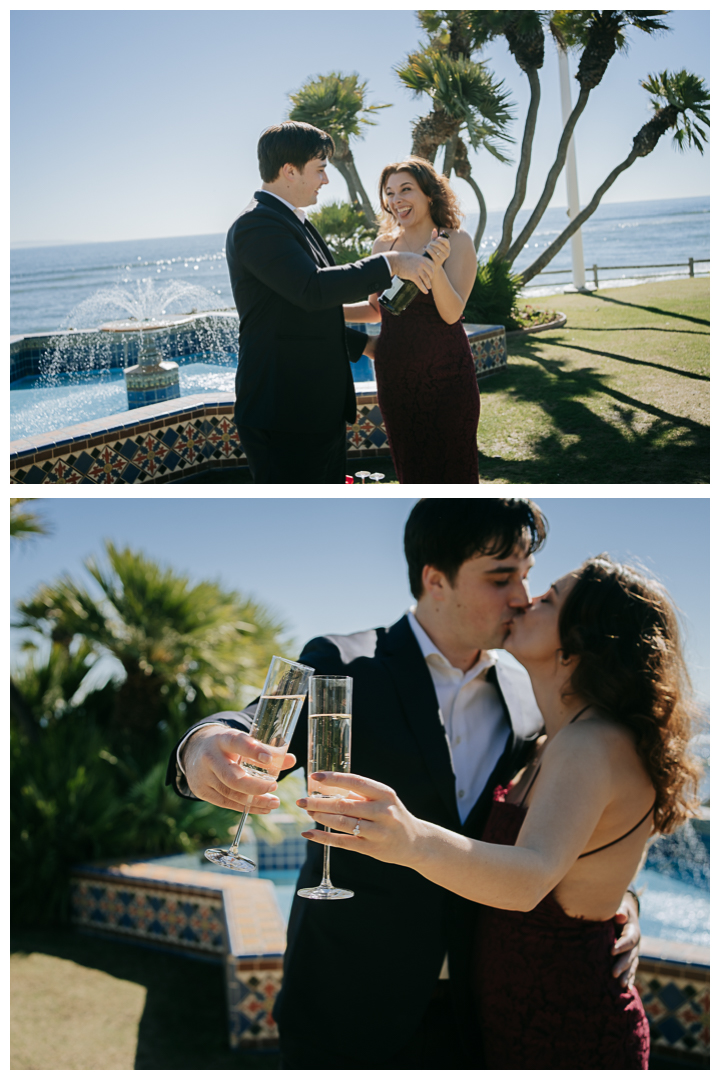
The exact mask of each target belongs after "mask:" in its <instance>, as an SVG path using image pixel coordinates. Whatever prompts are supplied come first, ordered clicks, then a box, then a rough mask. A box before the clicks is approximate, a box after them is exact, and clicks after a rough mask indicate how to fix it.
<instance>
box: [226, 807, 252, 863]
mask: <svg viewBox="0 0 720 1080" xmlns="http://www.w3.org/2000/svg"><path fill="white" fill-rule="evenodd" d="M247 816H248V811H247V810H243V813H242V817H241V818H240V823H239V825H238V827H237V832H236V833H235V839H234V840H233V842H232V846H231V848H230V853H231V854H232V855H237V853H238V844H239V843H240V837H241V836H242V831H243V826H244V825H245V820H246V818H247Z"/></svg>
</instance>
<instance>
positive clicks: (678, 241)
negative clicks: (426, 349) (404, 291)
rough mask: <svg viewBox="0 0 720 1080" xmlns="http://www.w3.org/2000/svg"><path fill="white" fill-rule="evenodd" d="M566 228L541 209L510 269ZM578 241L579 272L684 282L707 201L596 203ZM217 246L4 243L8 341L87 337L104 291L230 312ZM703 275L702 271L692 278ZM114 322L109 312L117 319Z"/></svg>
mask: <svg viewBox="0 0 720 1080" xmlns="http://www.w3.org/2000/svg"><path fill="white" fill-rule="evenodd" d="M529 213H530V209H528V210H524V211H522V212H521V213H520V214H519V215H518V220H517V222H516V230H515V231H516V232H517V229H518V228H519V227H520V225H521V224H522V222H523V221H525V220H526V219H527V217H528V216H529ZM503 215H504V209H503V210H491V211H489V212H488V221H487V225H486V229H485V234H484V236H483V238H482V242H481V246H480V249H479V252H478V255H479V257H480V259H481V260H483V259H487V258H488V257H489V256H490V255H492V253H493V251H494V250H495V247H496V246H497V243H498V241H499V239H500V235H501V231H502V218H503ZM477 220H478V215H477V214H468V215H467V216H466V218H465V221H464V227H465V229H466V230H467V231H468V232H470V233H471V235H472V234H474V231H475V228H476V225H477ZM228 224H229V223H228ZM566 225H567V211H566V210H565V209H564V208H563V207H553V208H550V209H549V210H548V211H547V212H546V214H545V216H544V218H543V219H542V221H541V222H540V224H539V226H538V228H537V229H536V230H535V233H534V234H533V236H532V237H531V238H530V241H529V242H528V244H527V245H526V246H525V249H524V250H523V252H522V253H521V255H520V256H519V257H518V259H517V260H516V262H515V264H514V267H515V269H516V270H518V271H519V270H523V269H524V268H525V267H527V266H529V265H530V264H531V263H532V262H533V261H534V260H535V259H536V258H537V257H538V256H539V255H540V254H541V253H542V251H543V250H545V248H546V247H547V246H548V245H549V244H550V243H552V242H553V240H554V239H555V238H556V237H557V236H559V234H560V232H561V231H562V230H563V229H564V228H565V226H566ZM582 237H583V248H584V253H583V254H584V262H585V266H586V268H590V267H591V266H592V265H593V264H594V263H595V264H597V265H598V266H600V267H603V266H610V267H615V266H617V267H623V268H625V267H627V268H628V271H630V270H631V269H632V268H633V267H635V268H637V267H639V266H646V265H648V264H667V263H676V264H680V266H678V267H677V269H675V270H673V268H666V269H665V270H662V271H660V273H662V274H663V276H667V277H678V276H684V274H686V273H687V271H686V270H684V267H687V265H688V259H690V258H693V259H696V260H703V259H708V258H709V255H710V198H709V196H695V197H691V198H680V199H650V200H644V201H637V202H616V203H611V202H608V203H601V205H600V206H599V207H598V209H597V210H596V212H595V213H594V214H593V215H592V216H591V217H590V218H589V219H588V221H587V222H586V223H585V225H584V226H583V227H582ZM224 246H225V234H224V233H211V234H200V235H194V236H175V237H156V238H152V239H142V240H113V241H95V242H88V243H82V244H77V243H62V242H58V241H55V242H53V243H51V244H47V245H42V244H40V243H39V242H37V243H36V242H26V243H22V242H20V243H16V244H11V249H10V333H11V335H17V334H30V333H34V332H35V333H41V332H45V333H46V332H52V331H62V330H66V329H68V328H70V327H71V326H74V327H75V328H76V329H86V328H89V327H86V326H82V327H81V326H79V325H78V324H77V322H76V321H74V316H75V314H76V313H77V312H78V309H79V308H80V305H84V310H87V308H88V301H90V300H91V298H92V297H94V296H95V295H96V294H97V293H99V292H100V291H101V290H108V289H110V288H113V287H119V288H121V289H122V288H124V289H132V290H134V289H136V288H138V287H142V288H145V289H147V288H149V287H154V286H155V285H157V286H158V287H159V286H161V285H165V284H169V282H170V281H173V282H177V283H181V282H183V283H187V284H189V285H191V286H199V287H200V288H201V289H202V290H203V295H204V296H205V297H206V300H207V303H206V304H205V303H204V304H203V307H206V306H207V304H209V305H210V306H213V305H214V306H215V307H217V308H219V309H222V308H226V309H227V308H232V307H234V304H233V298H232V292H231V290H230V281H229V278H228V273H227V265H226V262H225V251H224ZM571 265H572V262H571V249H570V244H569V243H568V244H566V245H565V247H564V248H563V249H562V250H561V251H560V252H559V253H558V254H557V255H556V256H555V258H554V259H553V260H552V262H551V263H549V264H548V266H547V267H546V270H563V271H565V270H569V269H570V268H571ZM708 269H709V264H706V265H705V266H704V267H701V268H699V272H703V273H704V272H707V271H708ZM654 273H657V271H654ZM604 276H607V275H604ZM647 276H651V275H650V273H648V274H647V275H646V276H645V277H643V275H642V273H635V274H632V273H629V272H628V273H622V272H618V273H617V274H616V275H615V276H614V277H613V279H612V281H611V282H606V284H610V283H612V284H617V283H620V284H630V283H634V282H636V281H639V280H645V279H646V277H647ZM558 277H560V275H558ZM557 280H558V278H557V277H556V278H554V279H553V277H552V276H550V277H542V278H535V279H533V282H532V284H531V285H530V286H529V288H528V289H527V290H526V292H527V295H533V294H536V295H540V294H544V295H548V294H551V293H552V292H557V291H561V290H562V285H557V284H556V283H557ZM180 291H181V290H180ZM215 298H216V299H215ZM211 301H212V303H211ZM180 304H181V305H182V301H180ZM81 310H82V309H81ZM169 310H171V309H169ZM172 310H177V311H179V310H180V308H175V309H172ZM121 315H122V312H121V311H120V310H119V311H118V317H120V316H121Z"/></svg>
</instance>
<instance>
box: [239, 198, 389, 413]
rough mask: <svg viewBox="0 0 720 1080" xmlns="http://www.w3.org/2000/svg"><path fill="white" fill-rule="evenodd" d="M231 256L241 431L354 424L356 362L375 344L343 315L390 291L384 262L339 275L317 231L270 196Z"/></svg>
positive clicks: (259, 203) (243, 219)
mask: <svg viewBox="0 0 720 1080" xmlns="http://www.w3.org/2000/svg"><path fill="white" fill-rule="evenodd" d="M226 252H227V261H228V269H229V271H230V281H231V284H232V290H233V296H234V298H235V305H236V307H237V309H238V314H239V316H240V343H239V353H238V369H237V377H236V380H235V390H236V395H237V400H236V404H235V420H236V423H237V424H238V425H241V424H244V425H247V426H249V427H257V428H265V429H270V430H273V431H280V430H282V431H298V432H301V431H305V432H328V433H330V432H333V433H334V432H335V431H336V430H337V428H338V425H339V424H340V423H341V421H342V420H343V419H345V420H346V421H347V422H348V423H351V424H352V423H354V422H355V419H356V415H357V406H356V402H355V390H354V386H353V379H352V373H351V369H350V363H349V361H355V360H358V359H359V358H360V356H361V355H362V351H363V349H364V347H365V343H366V341H367V337H366V336H365V335H364V334H361V333H359V332H358V331H357V330H352V329H346V327H345V321H344V319H343V312H342V305H343V304H351V303H354V302H355V301H359V300H365V299H366V298H367V297H368V295H369V294H370V293H372V292H376V291H378V290H383V289H385V288H386V287H387V286H388V285H389V284H390V281H391V275H390V271H389V270H388V267H387V263H386V261H385V259H384V258H383V257H382V255H373V256H371V257H370V258H368V259H363V260H362V261H361V262H357V263H350V264H348V265H346V266H335V265H334V262H333V257H332V255H331V254H330V251H329V249H328V247H327V245H326V244H325V241H324V240H323V239H322V237H321V236H320V234H319V233H318V232H317V230H316V229H315V228H313V226H312V225H310V224H309V223H307V222H306V224H305V225H303V224H302V223H301V222H300V221H299V219H298V218H297V217H296V215H295V214H294V213H293V212H292V210H290V208H289V207H287V206H285V205H284V204H283V203H281V202H280V201H279V200H278V199H276V198H275V197H274V195H270V194H268V193H267V192H266V191H257V192H255V196H254V198H253V200H252V202H251V203H250V204H249V205H248V206H247V207H246V208H245V209H244V210H243V212H242V214H241V215H240V217H239V218H238V219H237V221H236V222H234V224H233V225H231V227H230V231H229V232H228V235H227V246H226Z"/></svg>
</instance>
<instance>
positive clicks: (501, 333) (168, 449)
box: [10, 324, 507, 484]
mask: <svg viewBox="0 0 720 1080" xmlns="http://www.w3.org/2000/svg"><path fill="white" fill-rule="evenodd" d="M175 329H177V330H178V332H179V331H180V330H182V329H183V327H182V326H181V327H179V328H175ZM466 330H467V333H468V338H469V341H470V348H471V350H472V353H473V358H474V361H475V370H476V375H477V378H478V381H480V380H482V379H483V378H485V377H487V376H488V375H492V374H494V373H495V372H497V371H500V370H502V369H503V368H505V366H506V365H507V347H506V341H505V330H504V328H503V327H502V326H479V325H475V324H473V325H468V326H466ZM119 336H122V335H119ZM125 336H127V335H125ZM176 344H177V343H176ZM196 344H197V343H195V345H196ZM164 355H165V351H164ZM167 355H170V353H168V354H167ZM172 355H173V356H177V355H178V354H177V353H172ZM125 359H128V357H126V358H125ZM129 359H133V358H131V357H130V358H129ZM233 404H234V395H233V394H228V393H218V392H217V391H212V392H207V393H202V394H194V395H192V396H191V397H184V398H175V399H173V400H172V401H169V402H162V403H158V404H154V405H146V406H144V407H141V408H138V409H133V410H131V411H127V412H122V413H117V414H115V415H114V416H107V417H104V418H103V419H101V420H91V421H86V422H84V423H81V424H75V425H73V426H72V427H66V428H62V429H60V430H59V431H51V432H47V433H45V434H42V435H35V436H29V437H28V438H24V439H18V440H16V441H15V442H13V443H11V444H10V480H11V483H13V484H164V483H170V482H172V481H175V480H179V479H181V478H182V477H185V476H192V475H194V474H196V473H200V472H206V471H209V470H211V469H213V470H214V469H218V468H237V467H238V466H243V465H246V464H247V459H246V457H245V454H244V452H243V449H242V446H241V444H240V440H239V439H238V434H237V429H236V427H235V423H234V420H233ZM357 404H358V412H357V419H356V421H355V423H354V424H349V425H348V427H347V440H348V456H349V457H350V458H351V459H352V458H359V457H362V458H366V457H376V456H378V455H387V454H389V452H390V447H389V445H388V441H387V434H386V432H385V427H384V423H383V418H382V414H381V412H380V408H379V406H378V398H377V391H376V387H375V384H374V383H360V384H358V385H357ZM298 428H300V429H301V428H302V416H299V417H298ZM298 453H302V436H301V435H298Z"/></svg>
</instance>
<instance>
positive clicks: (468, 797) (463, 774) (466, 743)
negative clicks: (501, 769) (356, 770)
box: [408, 611, 510, 822]
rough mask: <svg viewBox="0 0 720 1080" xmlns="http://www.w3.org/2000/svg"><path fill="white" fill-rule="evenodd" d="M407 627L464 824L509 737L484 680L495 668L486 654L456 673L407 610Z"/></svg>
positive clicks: (497, 699)
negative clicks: (423, 667)
mask: <svg viewBox="0 0 720 1080" xmlns="http://www.w3.org/2000/svg"><path fill="white" fill-rule="evenodd" d="M408 622H409V623H410V627H411V629H412V632H413V634H414V635H415V638H416V640H417V643H418V645H419V646H420V649H421V651H422V654H423V656H424V657H425V662H426V664H427V666H428V669H429V671H430V677H431V679H432V681H433V686H434V687H435V693H436V695H437V699H438V704H439V706H440V719H441V721H442V723H443V726H444V728H445V736H446V738H447V741H448V746H449V748H450V758H451V761H452V766H453V772H454V773H455V798H456V800H457V808H458V814H459V815H460V820H461V821H462V822H465V820H466V819H467V817H468V814H469V813H470V811H471V810H472V808H473V806H474V805H475V803H476V802H477V801H478V799H479V798H480V795H481V794H482V792H483V790H484V788H485V785H486V784H487V782H488V780H489V779H490V776H491V774H492V772H493V770H494V768H495V766H496V765H497V763H498V761H499V760H500V757H501V755H502V752H503V750H504V749H505V744H506V742H507V738H508V735H509V734H510V726H509V724H508V721H507V717H506V716H505V710H504V709H503V706H502V703H501V701H500V695H499V694H498V692H497V690H496V689H495V687H494V686H493V684H492V683H490V682H488V681H487V678H486V676H487V672H488V670H489V669H490V668H491V667H494V665H495V664H496V663H497V654H496V653H495V652H493V651H492V650H489V651H487V652H486V651H483V652H481V653H480V656H479V657H478V660H477V662H476V663H475V664H474V665H473V666H472V667H471V668H470V670H469V671H466V672H462V671H460V669H459V668H456V667H453V666H452V664H451V663H450V662H449V660H447V659H446V658H445V657H444V656H443V654H442V653H441V652H440V650H439V649H438V647H437V645H435V644H434V643H433V642H432V641H431V639H430V638H429V636H428V635H427V634H426V633H425V631H424V630H423V628H422V626H421V625H420V623H419V622H418V621H417V619H416V618H415V614H414V612H413V611H409V612H408Z"/></svg>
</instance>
